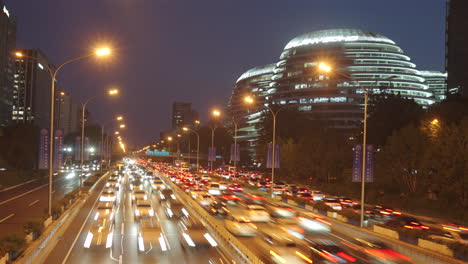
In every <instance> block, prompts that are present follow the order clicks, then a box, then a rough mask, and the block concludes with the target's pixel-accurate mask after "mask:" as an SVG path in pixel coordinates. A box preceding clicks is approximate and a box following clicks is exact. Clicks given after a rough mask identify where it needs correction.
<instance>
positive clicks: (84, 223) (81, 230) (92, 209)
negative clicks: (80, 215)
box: [62, 184, 104, 264]
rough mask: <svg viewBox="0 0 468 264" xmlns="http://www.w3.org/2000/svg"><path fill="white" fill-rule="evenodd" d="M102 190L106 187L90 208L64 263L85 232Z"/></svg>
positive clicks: (63, 263) (63, 262) (99, 195)
mask: <svg viewBox="0 0 468 264" xmlns="http://www.w3.org/2000/svg"><path fill="white" fill-rule="evenodd" d="M96 185H97V184H95V185H94V186H93V187H95V186H96ZM102 191H104V188H103V189H102V190H101V191H100V192H99V194H98V196H97V197H96V201H95V202H94V204H93V206H92V207H91V210H89V213H88V216H86V219H85V220H84V221H83V224H82V225H81V228H80V231H78V234H76V237H75V240H73V243H72V245H71V246H70V249H69V250H68V252H67V255H66V256H65V258H64V259H63V261H62V264H65V263H66V262H67V259H68V257H69V256H70V254H71V252H72V250H73V248H74V247H75V244H76V242H77V241H78V238H79V237H80V235H81V232H83V229H84V227H85V225H86V223H87V222H88V219H89V217H90V216H91V213H92V212H93V211H94V207H96V204H97V202H98V201H99V197H101V194H102Z"/></svg>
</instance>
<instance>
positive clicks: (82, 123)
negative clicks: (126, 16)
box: [80, 51, 119, 190]
mask: <svg viewBox="0 0 468 264" xmlns="http://www.w3.org/2000/svg"><path fill="white" fill-rule="evenodd" d="M103 52H104V51H103ZM96 54H97V52H96ZM99 56H103V55H99ZM118 93H119V90H117V89H110V90H109V91H107V92H106V93H100V94H98V95H95V96H93V97H91V98H89V99H88V100H86V101H85V102H84V103H82V111H81V169H80V172H81V175H80V190H81V187H82V181H83V179H82V178H83V162H84V142H85V138H84V137H85V111H86V105H87V104H88V103H89V102H90V101H92V100H93V99H96V98H98V97H100V96H103V95H106V94H109V95H110V96H113V95H117V94H118Z"/></svg>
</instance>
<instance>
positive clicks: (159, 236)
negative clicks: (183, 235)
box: [137, 218, 170, 253]
mask: <svg viewBox="0 0 468 264" xmlns="http://www.w3.org/2000/svg"><path fill="white" fill-rule="evenodd" d="M137 234H138V237H137V243H138V251H139V252H142V253H143V252H144V253H147V252H149V251H150V250H152V249H155V248H160V249H161V251H162V252H164V251H168V250H169V249H170V248H169V242H168V240H167V238H166V236H165V235H164V233H163V232H162V229H161V226H160V225H159V223H158V222H157V221H153V219H151V218H148V219H141V220H140V223H139V225H138V233H137ZM158 245H159V246H158Z"/></svg>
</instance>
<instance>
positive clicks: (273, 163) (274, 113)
mask: <svg viewBox="0 0 468 264" xmlns="http://www.w3.org/2000/svg"><path fill="white" fill-rule="evenodd" d="M244 102H245V103H247V104H253V103H254V102H255V100H254V99H253V98H252V97H251V96H246V97H245V98H244ZM265 107H266V108H268V110H270V112H271V115H272V116H273V137H272V139H271V196H272V197H274V194H273V186H274V182H275V167H276V151H275V150H276V148H275V147H276V116H277V115H278V112H279V111H280V110H281V109H282V108H278V109H277V110H276V111H274V110H273V109H271V107H270V106H268V105H265Z"/></svg>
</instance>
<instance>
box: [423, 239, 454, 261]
mask: <svg viewBox="0 0 468 264" xmlns="http://www.w3.org/2000/svg"><path fill="white" fill-rule="evenodd" d="M418 246H420V247H422V248H425V249H429V250H432V251H435V252H439V253H441V254H444V255H447V256H450V257H453V250H451V249H450V248H448V247H447V245H443V244H439V243H436V242H433V241H430V240H426V239H421V238H419V239H418Z"/></svg>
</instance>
